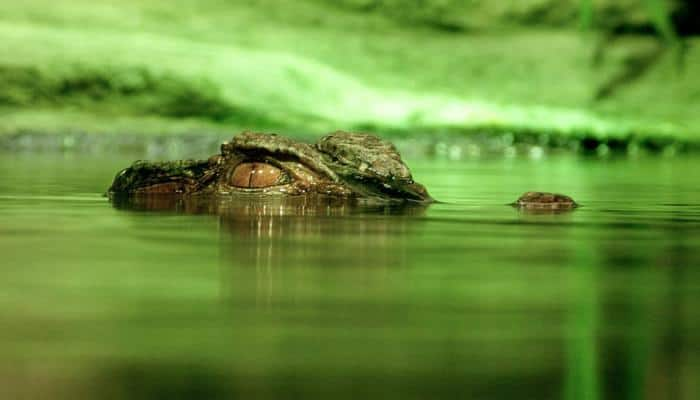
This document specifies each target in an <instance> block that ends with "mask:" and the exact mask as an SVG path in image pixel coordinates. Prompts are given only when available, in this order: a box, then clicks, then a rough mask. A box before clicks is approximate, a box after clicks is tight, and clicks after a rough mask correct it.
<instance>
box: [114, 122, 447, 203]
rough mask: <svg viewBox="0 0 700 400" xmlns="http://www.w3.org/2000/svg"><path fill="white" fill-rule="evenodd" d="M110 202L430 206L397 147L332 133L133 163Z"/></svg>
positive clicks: (262, 138) (243, 139)
mask: <svg viewBox="0 0 700 400" xmlns="http://www.w3.org/2000/svg"><path fill="white" fill-rule="evenodd" d="M108 194H109V196H110V197H112V198H114V197H117V196H124V195H126V196H134V195H149V194H183V195H200V194H210V195H211V194H215V195H246V194H266V195H267V194H269V195H275V194H276V195H287V196H294V195H313V194H317V195H324V196H330V197H340V198H356V199H371V200H375V201H412V202H422V203H428V202H432V201H433V199H432V198H431V197H430V195H429V194H428V192H427V191H426V189H425V187H423V185H421V184H419V183H417V182H414V181H413V178H412V177H411V172H410V170H409V169H408V167H407V166H406V164H404V163H403V161H402V160H401V156H400V155H399V153H398V152H397V151H396V148H395V147H394V146H393V145H392V144H390V143H387V142H384V141H382V140H381V139H379V138H378V137H376V136H373V135H369V134H356V133H347V132H336V133H333V134H330V135H327V136H325V137H323V138H321V139H320V140H319V141H318V142H317V143H316V144H314V145H311V144H307V143H301V142H296V141H293V140H291V139H288V138H285V137H281V136H277V135H275V134H265V133H253V132H244V133H241V134H240V135H237V136H234V137H233V139H232V140H231V141H229V142H225V143H223V144H222V145H221V152H220V153H219V154H216V155H214V156H212V157H210V158H209V159H208V160H200V161H195V160H185V161H170V162H147V161H136V162H135V163H134V164H133V165H131V166H130V167H129V168H126V169H124V170H122V171H120V172H119V173H118V174H117V176H116V177H115V178H114V182H113V183H112V186H111V187H110V188H109V190H108Z"/></svg>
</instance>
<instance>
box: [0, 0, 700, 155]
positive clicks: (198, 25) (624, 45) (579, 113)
mask: <svg viewBox="0 0 700 400" xmlns="http://www.w3.org/2000/svg"><path fill="white" fill-rule="evenodd" d="M419 3H420V4H419ZM453 3H454V4H453ZM492 3H494V2H492ZM556 3H557V4H556V5H555V4H554V3H553V2H551V1H544V0H541V1H534V0H532V1H526V2H522V3H518V4H520V5H519V6H517V7H516V6H514V5H513V4H510V5H509V6H508V7H506V6H505V5H502V4H501V3H497V4H499V5H495V4H494V5H489V3H488V2H480V1H475V2H473V4H472V5H471V7H472V8H471V9H469V10H471V12H467V11H469V10H468V9H467V8H465V7H466V6H464V5H459V4H457V2H449V1H448V2H427V3H426V4H428V5H431V7H423V6H422V4H423V3H422V2H417V1H416V2H406V3H402V6H401V7H399V6H398V5H397V4H396V2H395V1H394V2H392V1H389V0H386V1H369V0H366V1H360V0H355V1H350V0H346V1H341V2H337V3H330V2H324V1H320V0H306V1H299V2H294V3H293V4H292V3H287V2H275V1H272V0H263V1H255V2H252V1H250V2H248V1H241V2H235V3H232V4H226V3H222V2H219V1H214V0H208V1H193V0H177V1H175V2H169V3H167V4H165V3H161V4H151V3H147V2H141V1H136V0H127V1H122V2H119V3H113V4H109V3H102V2H100V3H95V2H88V1H86V0H77V1H67V0H56V1H52V2H47V1H39V0H29V1H26V2H22V3H19V2H5V3H3V4H2V5H0V53H1V54H3V58H2V60H0V134H2V133H4V134H9V133H17V132H51V133H61V132H74V131H81V132H113V133H121V132H132V133H157V134H165V133H178V132H194V131H204V130H206V131H214V132H219V131H221V132H233V131H237V130H240V129H245V128H249V129H274V130H278V131H282V132H284V133H287V134H299V133H306V134H318V133H321V132H324V131H327V130H332V129H338V128H342V129H371V130H376V131H379V132H384V133H387V134H401V135H408V134H414V133H417V132H428V131H449V132H461V133H471V132H484V131H486V132H500V133H502V132H511V133H513V134H514V135H515V136H516V137H518V136H519V135H521V134H528V135H530V134H532V133H537V134H540V133H544V134H548V135H562V136H566V137H575V138H583V137H595V138H598V139H604V140H607V139H608V138H615V139H616V140H620V139H621V140H627V139H629V138H640V139H644V138H660V137H664V138H672V139H680V140H684V141H688V140H691V141H694V140H696V139H697V138H698V136H697V135H698V133H699V132H700V115H698V113H696V112H694V110H695V109H696V108H697V107H696V106H697V104H698V103H700V74H698V73H697V72H698V71H695V69H697V68H698V67H697V66H700V60H699V59H700V51H697V50H693V46H688V48H689V50H688V51H687V53H686V54H685V63H684V65H685V66H686V68H685V70H683V71H680V70H679V69H678V68H677V62H676V58H675V57H674V56H673V54H670V52H667V51H664V50H663V47H662V45H661V44H660V42H659V41H658V39H656V38H654V37H653V36H644V35H632V36H625V37H620V38H618V39H616V40H615V41H612V42H610V41H608V40H607V39H600V40H598V39H596V37H597V35H598V34H582V33H581V32H580V31H578V30H576V29H575V27H576V25H577V22H576V21H578V18H580V10H581V6H580V3H579V2H578V1H574V0H572V1H569V2H556ZM642 3H644V2H640V1H634V2H632V1H625V2H621V3H619V4H618V5H617V6H616V7H617V8H615V10H617V11H615V12H608V11H606V10H608V9H611V8H610V7H612V6H610V5H608V3H606V2H604V5H603V6H602V10H603V12H597V13H595V15H593V16H592V18H593V20H594V21H596V24H598V23H599V25H600V26H602V27H606V26H609V25H610V24H615V23H617V22H615V21H617V19H619V18H620V15H621V14H620V13H622V15H629V19H630V21H631V22H630V23H643V21H645V19H644V18H646V21H647V22H646V23H654V22H653V21H651V20H650V17H649V15H650V14H649V13H648V12H647V10H646V9H645V7H644V4H642ZM647 3H649V4H652V3H654V2H651V1H649V2H647ZM440 4H442V5H440ZM606 7H607V8H606ZM598 11H600V10H598ZM616 18H617V19H616ZM479 20H482V21H486V25H484V24H483V23H482V24H481V25H480V24H478V23H477V21H479ZM639 21H642V22H639ZM601 37H603V36H601ZM587 39H591V40H587ZM686 40H687V41H688V43H690V44H694V43H695V42H696V41H697V39H693V38H689V39H686ZM595 55H597V56H595ZM593 61H596V62H595V63H594V62H593ZM593 64H594V65H593ZM592 65H593V66H592ZM630 66H631V67H630Z"/></svg>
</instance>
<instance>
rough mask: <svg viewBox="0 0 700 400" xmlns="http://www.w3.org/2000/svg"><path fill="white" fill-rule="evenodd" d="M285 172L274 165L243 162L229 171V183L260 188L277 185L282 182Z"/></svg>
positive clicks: (241, 186) (242, 186)
mask: <svg viewBox="0 0 700 400" xmlns="http://www.w3.org/2000/svg"><path fill="white" fill-rule="evenodd" d="M285 178H286V174H285V173H284V172H282V170H280V169H279V168H277V167H275V166H274V165H270V164H267V163H261V162H243V163H240V164H238V165H237V166H236V168H234V169H233V172H231V175H230V178H229V180H230V183H231V185H233V186H236V187H240V188H249V189H260V188H266V187H269V186H275V185H279V184H281V183H283V182H284V180H285Z"/></svg>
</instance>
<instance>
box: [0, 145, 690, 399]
mask: <svg viewBox="0 0 700 400" xmlns="http://www.w3.org/2000/svg"><path fill="white" fill-rule="evenodd" d="M133 158H134V157H133V156H129V155H112V156H109V157H105V156H99V157H98V156H79V155H66V156H61V155H41V156H38V155H32V154H25V155H10V154H0V260H2V261H0V264H1V267H0V396H1V397H2V398H39V397H41V398H84V397H93V398H110V397H114V398H129V399H139V398H150V399H153V398H168V399H173V398H220V397H227V396H231V397H233V396H239V397H240V398H251V399H262V398H280V399H294V398H300V399H301V398H328V399H335V398H351V399H363V398H397V399H412V398H416V399H417V398H421V399H423V398H426V399H427V398H486V399H514V398H531V399H558V398H567V399H596V398H614V399H622V398H629V399H633V398H648V399H697V398H699V397H700V379H699V378H700V312H699V311H698V309H697V308H698V305H699V304H700V300H698V298H699V296H700V251H698V250H699V249H700V185H698V183H697V182H698V180H697V178H696V177H695V176H694V175H695V171H698V170H699V169H700V160H693V159H687V158H676V159H662V158H642V159H638V160H627V159H625V160H603V161H601V160H585V159H580V158H579V159H576V158H568V157H550V158H545V159H543V160H538V161H533V160H528V159H510V160H504V159H497V160H484V159H482V160H478V161H462V162H448V161H431V160H424V161H420V160H409V164H410V165H411V167H412V169H413V170H414V176H415V177H416V178H417V180H419V181H420V182H423V183H425V184H426V186H427V187H428V188H429V189H430V191H431V193H432V194H433V196H434V197H436V198H438V199H440V200H443V201H444V202H446V203H444V204H436V205H432V206H430V207H429V208H427V209H420V208H409V209H399V208H381V207H374V208H371V207H365V208H349V207H341V206H332V205H327V204H324V205H318V204H310V203H304V202H279V201H268V202H258V203H255V204H251V203H250V202H235V201H232V202H221V203H220V204H218V205H217V207H216V208H217V212H216V213H207V212H205V211H206V210H203V208H206V207H199V208H198V207H197V206H188V205H184V206H181V207H180V211H179V212H172V211H157V212H154V211H151V212H146V211H139V210H130V209H124V208H115V207H113V206H112V205H111V204H110V203H109V202H108V201H107V200H106V199H104V198H103V197H101V195H100V194H101V193H102V192H103V191H104V190H105V188H106V187H107V186H108V185H109V183H110V182H111V179H112V177H113V176H114V173H115V172H116V171H117V170H118V169H120V168H121V167H124V166H126V165H128V164H129V163H130V161H131V160H132V159H133ZM532 189H539V190H552V191H559V192H564V193H567V194H570V195H572V196H573V197H574V198H576V199H577V200H578V201H580V202H581V203H582V204H583V205H584V207H582V208H580V209H578V210H576V211H575V212H573V213H570V214H559V215H527V214H521V213H518V212H517V211H516V210H514V209H512V208H510V207H507V206H505V205H504V204H505V203H508V202H511V201H513V200H514V199H515V198H516V197H517V196H518V195H519V194H520V193H521V192H523V191H526V190H532ZM195 210H196V211H198V213H188V211H195ZM23 396H24V397H23Z"/></svg>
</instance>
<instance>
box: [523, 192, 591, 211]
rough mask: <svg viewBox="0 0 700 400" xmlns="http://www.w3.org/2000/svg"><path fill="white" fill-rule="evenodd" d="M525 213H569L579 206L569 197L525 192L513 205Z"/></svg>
mask: <svg viewBox="0 0 700 400" xmlns="http://www.w3.org/2000/svg"><path fill="white" fill-rule="evenodd" d="M513 206H514V207H518V208H520V209H521V210H525V211H569V210H573V209H574V208H576V207H578V204H577V203H576V202H575V201H574V199H572V198H571V197H569V196H566V195H563V194H558V193H548V192H525V193H523V195H522V196H520V198H518V200H516V201H515V203H513Z"/></svg>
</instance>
